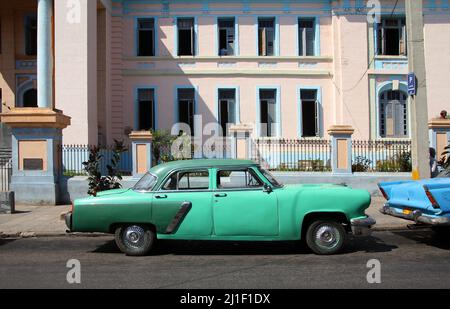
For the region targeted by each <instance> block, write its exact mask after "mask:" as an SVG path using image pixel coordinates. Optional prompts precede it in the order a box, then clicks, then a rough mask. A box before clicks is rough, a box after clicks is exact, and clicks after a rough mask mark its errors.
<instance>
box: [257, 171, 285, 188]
mask: <svg viewBox="0 0 450 309" xmlns="http://www.w3.org/2000/svg"><path fill="white" fill-rule="evenodd" d="M259 171H260V172H261V174H263V175H264V177H266V178H267V180H268V181H269V182H270V183H271V184H272V186H274V187H282V186H283V185H282V184H281V183H280V182H278V180H276V179H275V177H274V176H273V175H272V174H271V173H270V172H269V171H266V170H265V169H263V168H259Z"/></svg>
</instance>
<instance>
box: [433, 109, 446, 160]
mask: <svg viewBox="0 0 450 309" xmlns="http://www.w3.org/2000/svg"><path fill="white" fill-rule="evenodd" d="M428 128H429V129H430V147H433V148H434V149H435V150H436V159H437V160H439V159H440V158H441V155H442V153H443V152H444V147H445V146H447V145H450V119H441V118H439V119H431V120H430V121H429V122H428Z"/></svg>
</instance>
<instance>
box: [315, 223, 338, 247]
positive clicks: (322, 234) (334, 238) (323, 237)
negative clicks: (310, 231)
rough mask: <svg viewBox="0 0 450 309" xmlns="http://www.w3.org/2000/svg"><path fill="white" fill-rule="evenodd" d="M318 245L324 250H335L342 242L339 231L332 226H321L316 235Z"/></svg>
mask: <svg viewBox="0 0 450 309" xmlns="http://www.w3.org/2000/svg"><path fill="white" fill-rule="evenodd" d="M315 240H316V244H317V245H318V246H320V247H322V248H326V249H331V248H334V247H335V246H336V245H337V244H338V243H339V240H340V236H339V232H338V230H337V229H336V228H335V227H333V226H331V225H320V226H319V227H318V228H317V229H316V233H315Z"/></svg>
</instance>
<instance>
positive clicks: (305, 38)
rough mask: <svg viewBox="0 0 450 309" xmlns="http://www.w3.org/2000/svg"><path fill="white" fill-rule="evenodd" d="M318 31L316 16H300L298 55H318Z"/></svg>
mask: <svg viewBox="0 0 450 309" xmlns="http://www.w3.org/2000/svg"><path fill="white" fill-rule="evenodd" d="M315 45H316V31H315V19H314V18H299V20H298V55H299V56H316V55H315Z"/></svg>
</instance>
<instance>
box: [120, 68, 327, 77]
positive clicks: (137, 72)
mask: <svg viewBox="0 0 450 309" xmlns="http://www.w3.org/2000/svg"><path fill="white" fill-rule="evenodd" d="M122 74H123V75H124V76H284V77H286V76H329V77H331V76H332V73H331V72H330V71H327V70H273V69H254V70H252V69H250V70H244V69H214V70H153V69H125V70H122Z"/></svg>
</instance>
